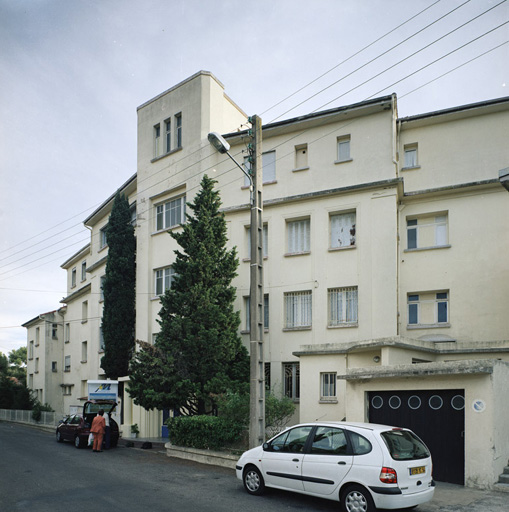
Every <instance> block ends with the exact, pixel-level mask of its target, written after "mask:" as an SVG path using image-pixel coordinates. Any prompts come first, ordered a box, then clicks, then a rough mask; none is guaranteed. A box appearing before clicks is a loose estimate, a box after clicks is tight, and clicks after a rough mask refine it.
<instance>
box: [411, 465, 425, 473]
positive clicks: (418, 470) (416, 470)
mask: <svg viewBox="0 0 509 512" xmlns="http://www.w3.org/2000/svg"><path fill="white" fill-rule="evenodd" d="M424 473H426V466H419V467H417V468H410V475H422V474H424Z"/></svg>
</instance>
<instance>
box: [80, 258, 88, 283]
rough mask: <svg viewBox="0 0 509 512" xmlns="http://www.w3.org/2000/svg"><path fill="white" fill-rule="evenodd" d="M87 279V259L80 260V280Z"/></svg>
mask: <svg viewBox="0 0 509 512" xmlns="http://www.w3.org/2000/svg"><path fill="white" fill-rule="evenodd" d="M86 279H87V261H86V260H85V261H82V262H81V282H83V281H85V280H86Z"/></svg>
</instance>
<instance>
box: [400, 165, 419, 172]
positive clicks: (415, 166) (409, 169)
mask: <svg viewBox="0 0 509 512" xmlns="http://www.w3.org/2000/svg"><path fill="white" fill-rule="evenodd" d="M420 168H421V166H420V165H413V166H412V167H402V168H401V170H402V171H415V170H417V169H420Z"/></svg>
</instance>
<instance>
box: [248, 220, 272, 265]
mask: <svg viewBox="0 0 509 512" xmlns="http://www.w3.org/2000/svg"><path fill="white" fill-rule="evenodd" d="M246 231H247V259H251V227H250V226H248V227H247V229H246ZM262 251H263V257H264V258H267V257H268V255H269V227H268V225H267V224H264V225H263V232H262Z"/></svg>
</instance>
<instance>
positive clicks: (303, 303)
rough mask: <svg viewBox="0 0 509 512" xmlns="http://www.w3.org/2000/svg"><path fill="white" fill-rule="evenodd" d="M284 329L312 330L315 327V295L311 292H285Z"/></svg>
mask: <svg viewBox="0 0 509 512" xmlns="http://www.w3.org/2000/svg"><path fill="white" fill-rule="evenodd" d="M284 307H285V321H284V329H285V330H292V329H311V327H312V325H313V293H312V291H311V290H304V291H299V292H285V294H284Z"/></svg>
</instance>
